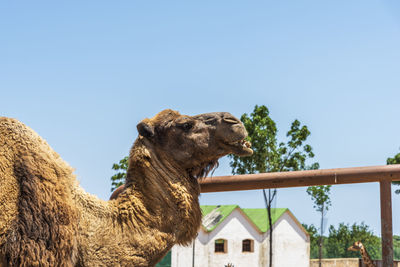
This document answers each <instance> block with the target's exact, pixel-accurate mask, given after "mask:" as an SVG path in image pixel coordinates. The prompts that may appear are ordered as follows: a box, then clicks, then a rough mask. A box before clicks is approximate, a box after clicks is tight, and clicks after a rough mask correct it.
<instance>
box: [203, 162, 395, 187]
mask: <svg viewBox="0 0 400 267" xmlns="http://www.w3.org/2000/svg"><path fill="white" fill-rule="evenodd" d="M381 179H390V180H391V181H400V164H397V165H384V166H372V167H356V168H339V169H325V170H310V171H293V172H275V173H271V172H270V173H258V174H244V175H234V176H220V177H207V178H203V179H201V180H200V187H201V192H202V193H207V192H223V191H236V190H254V189H263V188H284V187H296V186H312V185H335V184H351V183H372V182H379V181H380V180H381Z"/></svg>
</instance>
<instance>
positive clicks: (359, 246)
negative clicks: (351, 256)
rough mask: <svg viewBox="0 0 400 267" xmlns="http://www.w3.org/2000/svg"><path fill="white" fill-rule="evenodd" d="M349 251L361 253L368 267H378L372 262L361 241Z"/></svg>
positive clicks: (355, 243)
mask: <svg viewBox="0 0 400 267" xmlns="http://www.w3.org/2000/svg"><path fill="white" fill-rule="evenodd" d="M347 250H351V251H360V253H361V257H362V261H363V263H364V265H365V266H366V267H376V265H375V264H374V263H373V262H372V260H371V257H370V256H369V254H368V252H367V250H366V249H365V247H364V245H363V244H362V243H361V241H357V242H354V244H353V245H352V246H351V247H349V248H348V249H347Z"/></svg>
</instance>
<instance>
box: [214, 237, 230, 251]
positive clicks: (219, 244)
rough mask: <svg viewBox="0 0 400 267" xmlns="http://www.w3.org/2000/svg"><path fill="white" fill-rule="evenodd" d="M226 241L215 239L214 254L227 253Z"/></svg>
mask: <svg viewBox="0 0 400 267" xmlns="http://www.w3.org/2000/svg"><path fill="white" fill-rule="evenodd" d="M227 245H228V241H226V240H225V239H217V240H215V252H221V253H227V252H228V249H227Z"/></svg>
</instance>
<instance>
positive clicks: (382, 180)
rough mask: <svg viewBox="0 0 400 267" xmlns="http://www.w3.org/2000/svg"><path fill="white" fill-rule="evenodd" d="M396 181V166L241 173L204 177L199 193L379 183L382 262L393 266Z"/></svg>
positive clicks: (399, 176) (399, 173)
mask: <svg viewBox="0 0 400 267" xmlns="http://www.w3.org/2000/svg"><path fill="white" fill-rule="evenodd" d="M392 181H400V164H398V165H384V166H372V167H371V166H370V167H355V168H338V169H324V170H309V171H293V172H276V173H259V174H244V175H231V176H216V177H207V178H204V179H202V180H201V181H200V186H201V192H202V193H207V192H223V191H238V190H254V189H263V188H285V187H301V186H314V185H335V184H352V183H371V182H379V184H380V205H381V235H382V263H383V266H385V267H393V223H392V194H391V192H392V189H391V182H392Z"/></svg>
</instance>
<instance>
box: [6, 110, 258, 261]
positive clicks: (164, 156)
mask: <svg viewBox="0 0 400 267" xmlns="http://www.w3.org/2000/svg"><path fill="white" fill-rule="evenodd" d="M137 129H138V132H139V136H138V138H137V139H136V141H135V142H134V144H133V146H132V148H131V150H130V154H129V167H128V170H127V178H126V182H125V185H124V187H123V188H122V189H121V190H120V192H119V194H118V195H117V196H116V197H115V198H114V199H112V200H109V201H104V200H101V199H99V198H97V197H96V196H94V195H91V194H89V193H86V192H85V191H84V190H83V189H82V188H81V187H80V186H79V184H78V182H77V179H76V177H75V175H74V173H73V169H72V168H71V167H70V166H69V165H68V164H67V163H66V162H65V161H63V160H62V159H61V157H60V156H59V155H58V154H57V153H56V152H54V151H53V150H52V149H51V148H50V146H49V145H48V144H47V142H46V141H44V140H43V139H42V138H41V137H39V135H38V134H36V133H35V132H34V131H33V130H32V129H30V128H29V127H27V126H25V125H24V124H23V123H21V122H19V121H17V120H15V119H10V118H5V117H0V211H1V212H0V265H2V266H138V267H144V266H154V265H155V264H156V263H157V262H158V261H159V260H161V259H162V257H163V256H164V255H165V254H166V253H167V252H168V251H169V250H170V249H171V247H172V246H173V245H175V244H181V245H185V244H189V243H190V242H191V241H192V240H193V239H194V238H195V237H196V234H197V230H198V228H199V227H200V223H201V210H200V207H199V200H198V196H199V194H200V187H199V184H198V179H201V178H202V177H205V176H207V174H208V173H209V172H210V171H211V170H213V169H214V168H216V167H217V165H218V159H219V158H220V157H222V156H225V155H227V154H230V153H233V154H236V155H239V156H249V155H251V154H252V150H251V145H250V143H249V142H247V141H245V138H246V137H247V132H246V130H245V128H244V126H243V124H242V123H241V122H240V121H239V120H238V119H237V118H235V117H234V116H232V115H231V114H229V113H226V112H216V113H206V114H200V115H196V116H187V115H181V114H180V113H179V112H177V111H173V110H164V111H161V112H160V113H158V114H157V115H156V116H154V117H153V118H151V119H144V120H142V121H141V122H140V123H139V124H138V125H137Z"/></svg>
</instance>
